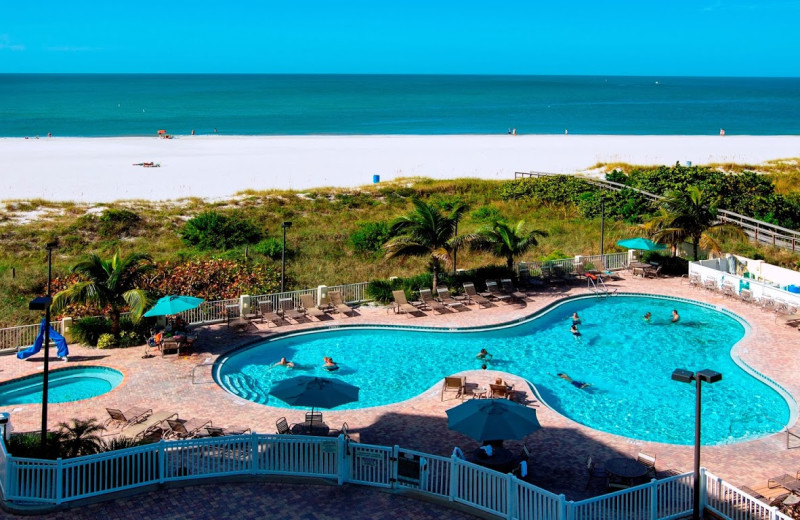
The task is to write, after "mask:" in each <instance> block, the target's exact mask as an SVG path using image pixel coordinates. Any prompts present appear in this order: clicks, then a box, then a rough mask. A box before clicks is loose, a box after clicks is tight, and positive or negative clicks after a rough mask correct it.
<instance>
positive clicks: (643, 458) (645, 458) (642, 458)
mask: <svg viewBox="0 0 800 520" xmlns="http://www.w3.org/2000/svg"><path fill="white" fill-rule="evenodd" d="M636 462H638V463H639V464H641V465H642V466H645V467H646V468H647V476H648V477H650V478H656V456H655V455H648V454H647V453H642V452H639V454H638V455H637V456H636Z"/></svg>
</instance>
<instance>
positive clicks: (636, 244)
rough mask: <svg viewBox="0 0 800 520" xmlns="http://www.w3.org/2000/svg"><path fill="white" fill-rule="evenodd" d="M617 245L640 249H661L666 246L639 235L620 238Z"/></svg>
mask: <svg viewBox="0 0 800 520" xmlns="http://www.w3.org/2000/svg"><path fill="white" fill-rule="evenodd" d="M617 245H618V246H620V247H626V248H628V249H640V250H642V251H661V250H663V249H666V248H667V246H666V245H664V244H656V243H655V242H653V241H652V240H650V239H649V238H641V237H639V238H628V239H626V240H620V241H619V242H617Z"/></svg>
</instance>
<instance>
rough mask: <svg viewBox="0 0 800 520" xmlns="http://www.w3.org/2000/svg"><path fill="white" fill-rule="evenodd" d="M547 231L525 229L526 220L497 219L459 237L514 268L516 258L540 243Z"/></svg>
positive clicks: (460, 239)
mask: <svg viewBox="0 0 800 520" xmlns="http://www.w3.org/2000/svg"><path fill="white" fill-rule="evenodd" d="M546 236H547V232H546V231H542V230H539V229H531V230H526V229H525V221H524V220H520V221H518V222H517V223H516V224H509V223H508V222H506V221H504V220H496V221H494V222H493V223H492V224H491V225H490V226H485V227H483V228H481V229H479V230H478V231H476V232H475V233H471V234H469V235H463V236H461V237H458V239H457V240H458V243H465V244H468V245H469V248H470V249H472V250H476V251H486V252H488V253H491V254H492V255H494V256H496V257H498V258H502V259H504V260H505V261H506V268H507V269H508V270H509V271H513V270H514V259H515V258H518V257H520V256H521V255H523V254H524V253H527V252H528V251H529V250H531V249H532V248H534V247H536V246H538V245H539V241H538V238H539V237H546Z"/></svg>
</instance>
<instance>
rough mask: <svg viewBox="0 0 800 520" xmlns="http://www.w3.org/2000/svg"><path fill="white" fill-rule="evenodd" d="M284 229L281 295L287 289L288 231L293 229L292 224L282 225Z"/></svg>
mask: <svg viewBox="0 0 800 520" xmlns="http://www.w3.org/2000/svg"><path fill="white" fill-rule="evenodd" d="M281 227H282V228H283V248H281V294H283V292H284V290H285V289H286V229H287V228H290V227H292V223H291V222H284V223H283V224H281Z"/></svg>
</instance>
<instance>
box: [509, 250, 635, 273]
mask: <svg viewBox="0 0 800 520" xmlns="http://www.w3.org/2000/svg"><path fill="white" fill-rule="evenodd" d="M629 258H630V257H629V255H628V253H610V254H605V255H591V256H576V257H574V258H560V259H558V260H547V261H546V262H538V261H532V262H527V261H525V262H519V264H517V270H518V271H519V270H523V271H524V270H525V269H527V270H528V274H529V275H530V276H541V275H542V273H543V272H544V273H548V272H549V273H552V272H553V271H554V270H560V271H561V272H563V273H567V274H568V273H572V272H574V271H575V267H576V266H578V265H582V266H583V267H584V268H586V267H587V266H588V267H590V268H591V267H593V268H594V269H596V270H598V271H602V270H619V269H625V268H626V267H628V264H629V263H630V261H629Z"/></svg>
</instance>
